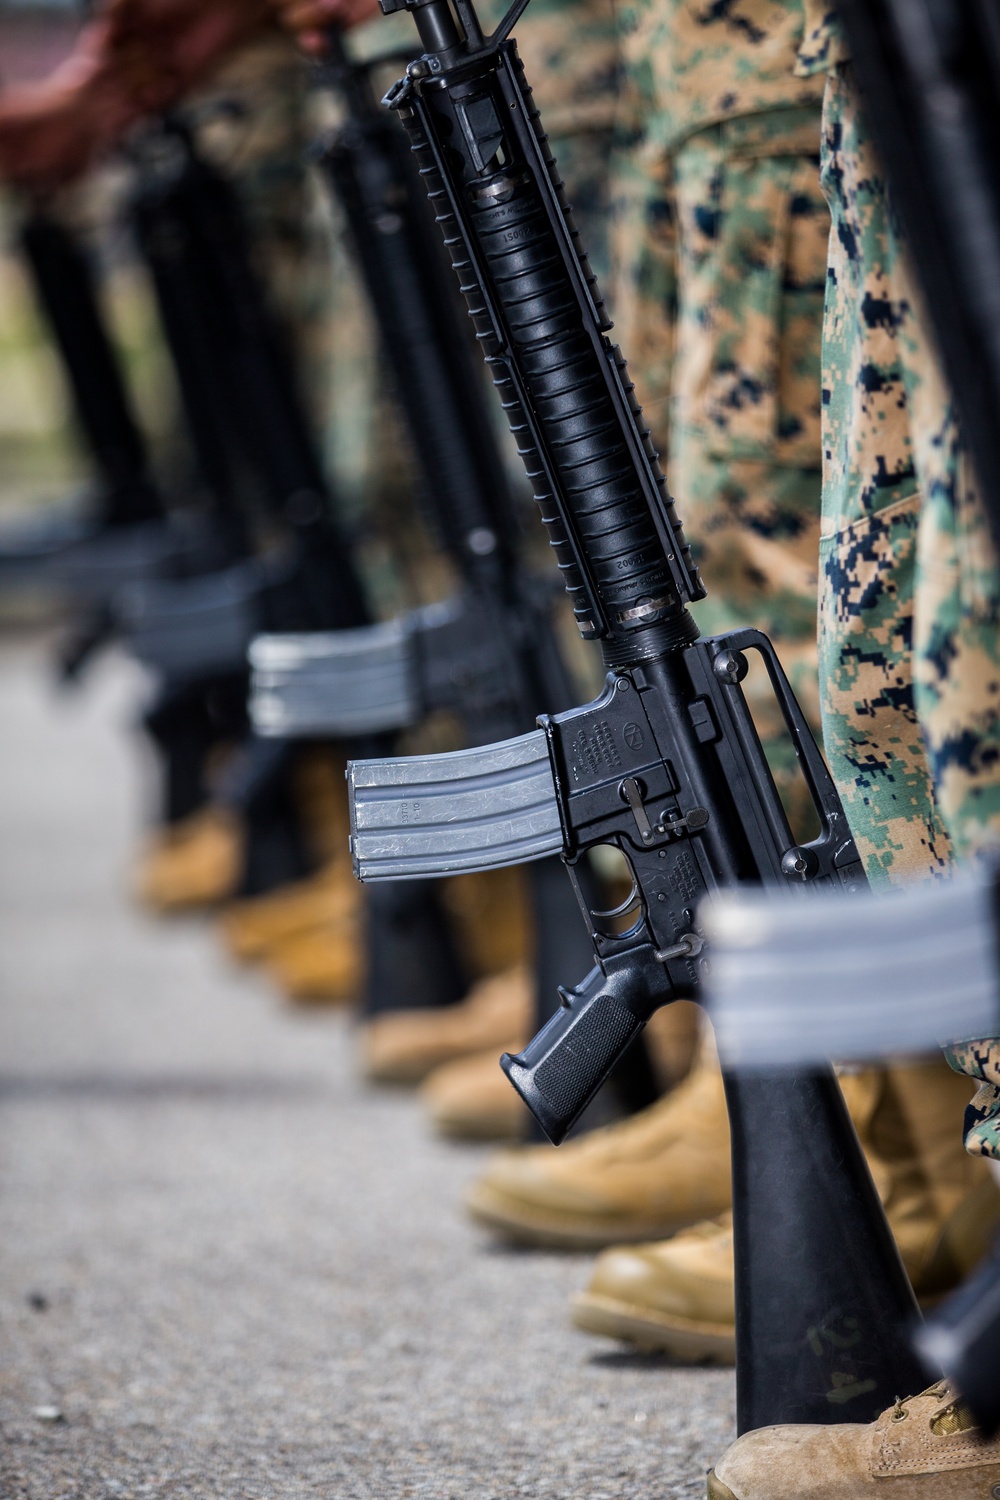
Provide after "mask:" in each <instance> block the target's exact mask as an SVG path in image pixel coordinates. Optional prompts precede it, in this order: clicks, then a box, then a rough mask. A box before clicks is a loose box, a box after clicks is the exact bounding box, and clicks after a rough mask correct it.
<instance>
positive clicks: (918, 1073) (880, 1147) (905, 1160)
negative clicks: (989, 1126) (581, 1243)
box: [573, 1058, 1000, 1364]
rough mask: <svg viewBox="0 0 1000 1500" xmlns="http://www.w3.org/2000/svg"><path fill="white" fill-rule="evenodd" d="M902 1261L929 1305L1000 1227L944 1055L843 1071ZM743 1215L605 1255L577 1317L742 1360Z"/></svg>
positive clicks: (960, 1082)
mask: <svg viewBox="0 0 1000 1500" xmlns="http://www.w3.org/2000/svg"><path fill="white" fill-rule="evenodd" d="M841 1083H842V1085H843V1088H844V1094H845V1097H846V1099H847V1103H848V1107H849V1109H850V1111H851V1115H852V1118H853V1120H854V1123H855V1126H856V1128H857V1130H858V1134H859V1136H860V1138H861V1143H862V1145H863V1146H864V1148H865V1153H866V1155H867V1157H868V1162H869V1165H870V1167H871V1169H872V1176H873V1177H874V1179H875V1183H876V1186H877V1187H878V1189H879V1193H880V1196H881V1198H882V1201H883V1203H884V1204H885V1208H886V1214H887V1216H888V1219H889V1224H890V1227H891V1229H892V1232H893V1234H894V1236H895V1239H896V1243H897V1244H898V1245H899V1248H900V1252H901V1254H902V1257H903V1263H904V1265H905V1266H906V1270H907V1272H908V1274H909V1277H910V1280H911V1282H912V1283H913V1288H914V1291H915V1292H916V1294H917V1296H918V1298H919V1299H920V1301H921V1303H922V1304H923V1305H924V1306H925V1307H926V1306H929V1305H932V1304H933V1303H934V1302H935V1301H937V1300H938V1299H939V1298H940V1297H941V1296H943V1295H944V1294H945V1293H946V1292H948V1291H950V1290H952V1289H953V1288H954V1287H955V1286H957V1285H958V1284H959V1282H960V1281H962V1280H963V1279H964V1278H965V1276H967V1275H968V1273H969V1272H970V1271H971V1270H972V1269H973V1268H974V1266H976V1265H977V1264H978V1262H979V1261H980V1260H981V1259H982V1257H983V1256H984V1255H985V1254H986V1252H987V1250H988V1249H989V1247H990V1245H991V1244H992V1242H993V1239H994V1237H995V1235H996V1233H997V1231H998V1229H1000V1188H998V1186H997V1184H996V1182H995V1180H994V1178H993V1176H992V1174H991V1172H990V1170H989V1167H988V1166H987V1164H986V1162H985V1161H983V1160H981V1159H978V1158H974V1157H970V1156H968V1155H967V1154H966V1152H965V1151H964V1149H963V1148H962V1140H961V1121H962V1111H963V1109H964V1106H965V1104H966V1102H967V1100H968V1095H969V1082H968V1080H967V1079H965V1078H963V1077H962V1076H961V1075H959V1074H957V1073H953V1072H952V1071H951V1069H950V1068H949V1067H948V1065H947V1063H945V1062H944V1060H943V1059H942V1058H934V1059H933V1060H931V1061H928V1062H925V1063H914V1064H909V1065H906V1066H899V1067H892V1068H889V1069H886V1070H881V1069H870V1070H866V1071H865V1072H863V1073H860V1074H849V1075H847V1076H846V1077H844V1078H842V1079H841ZM733 1278H734V1270H733V1234H732V1216H731V1215H730V1214H725V1215H723V1216H721V1217H719V1218H718V1219H716V1220H715V1221H714V1222H713V1223H706V1224H700V1225H697V1226H696V1227H695V1228H693V1229H691V1230H689V1231H687V1232H686V1233H682V1234H679V1235H677V1236H675V1237H674V1239H672V1240H667V1241H666V1242H665V1243H661V1244H651V1245H635V1246H626V1245H623V1246H621V1247H620V1248H616V1249H613V1250H609V1251H607V1252H606V1253H605V1254H604V1255H602V1256H601V1257H600V1259H599V1260H598V1262H597V1265H596V1267H595V1269H594V1273H593V1275H592V1277H591V1279H590V1282H589V1284H588V1286H587V1288H586V1290H585V1291H584V1292H581V1293H580V1294H579V1295H578V1296H577V1297H576V1299H575V1301H574V1304H573V1321H574V1322H575V1323H576V1324H577V1326H578V1327H580V1328H585V1329H587V1330H588V1331H589V1332H592V1333H602V1334H605V1335H607V1336H609V1337H612V1338H622V1339H625V1340H627V1341H629V1342H631V1343H636V1344H638V1345H640V1346H641V1347H643V1348H647V1349H665V1350H668V1351H670V1352H672V1353H674V1354H675V1355H677V1356H678V1357H679V1358H681V1359H687V1360H702V1361H707V1362H711V1363H715V1364H732V1362H733V1359H734V1358H735V1329H734V1321H735V1305H734V1289H733Z"/></svg>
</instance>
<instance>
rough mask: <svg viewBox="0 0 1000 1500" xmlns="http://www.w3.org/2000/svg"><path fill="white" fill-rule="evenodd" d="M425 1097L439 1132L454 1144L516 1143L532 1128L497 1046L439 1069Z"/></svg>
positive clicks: (429, 1081) (426, 1086)
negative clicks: (476, 1142) (502, 1064)
mask: <svg viewBox="0 0 1000 1500" xmlns="http://www.w3.org/2000/svg"><path fill="white" fill-rule="evenodd" d="M526 1040H527V1038H526V1037H521V1038H520V1039H519V1044H518V1045H519V1046H523V1045H524V1043H525V1041H526ZM421 1096H422V1098H423V1100H424V1103H425V1104H426V1105H427V1110H428V1113H429V1114H430V1117H431V1121H432V1123H433V1124H434V1125H435V1126H436V1128H437V1130H438V1131H439V1132H440V1134H441V1135H445V1136H449V1137H451V1138H452V1139H453V1140H462V1141H516V1140H520V1139H522V1138H523V1136H524V1135H525V1134H526V1132H527V1129H528V1122H529V1119H530V1115H529V1113H528V1109H527V1106H526V1105H525V1104H524V1102H523V1100H522V1099H521V1096H520V1095H519V1094H518V1093H517V1091H516V1090H515V1089H514V1088H512V1087H511V1084H510V1080H509V1079H508V1078H507V1076H506V1074H505V1073H503V1072H501V1069H500V1052H499V1051H498V1050H497V1049H496V1048H490V1049H489V1050H488V1051H486V1052H475V1053H473V1054H472V1055H471V1056H470V1057H460V1058H458V1059H457V1060H456V1061H455V1062H450V1063H443V1064H442V1065H441V1066H440V1067H437V1068H435V1069H434V1071H433V1073H431V1074H429V1076H428V1077H427V1078H426V1079H425V1080H424V1084H423V1088H422V1089H421Z"/></svg>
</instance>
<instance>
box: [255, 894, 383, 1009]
mask: <svg viewBox="0 0 1000 1500" xmlns="http://www.w3.org/2000/svg"><path fill="white" fill-rule="evenodd" d="M267 968H268V972H269V974H270V976H271V978H272V979H273V980H274V982H275V984H276V985H277V986H278V988H279V989H280V990H281V991H282V992H283V994H284V995H285V998H286V999H288V1000H293V1001H296V1002H298V1003H300V1004H311V1005H344V1004H350V1003H352V1002H354V1001H357V1000H359V999H360V998H361V993H362V989H363V986H364V978H365V962H364V946H363V942H362V933H361V921H360V909H359V908H354V909H352V910H345V912H344V913H343V914H342V915H340V916H339V917H337V918H336V919H334V920H332V921H327V922H326V923H325V924H324V925H323V926H322V927H310V928H308V929H306V930H305V931H304V932H298V933H293V934H292V935H291V936H289V937H288V938H286V939H285V940H284V942H282V943H278V944H275V945H274V947H272V948H271V949H270V951H269V953H268V955H267Z"/></svg>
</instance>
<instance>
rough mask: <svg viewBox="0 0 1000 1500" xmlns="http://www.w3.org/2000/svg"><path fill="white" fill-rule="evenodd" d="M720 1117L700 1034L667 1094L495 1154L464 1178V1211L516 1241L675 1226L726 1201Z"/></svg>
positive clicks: (555, 1242)
mask: <svg viewBox="0 0 1000 1500" xmlns="http://www.w3.org/2000/svg"><path fill="white" fill-rule="evenodd" d="M730 1200H731V1188H730V1175H729V1119H728V1116H727V1114H726V1102H725V1096H724V1094H723V1088H722V1075H721V1074H720V1072H719V1066H718V1063H717V1062H716V1060H715V1050H714V1047H713V1045H712V1042H711V1039H710V1038H708V1037H706V1039H705V1041H704V1043H703V1045H702V1050H701V1053H700V1055H699V1059H698V1062H697V1063H696V1065H695V1067H694V1069H693V1070H692V1072H691V1073H690V1074H689V1075H688V1077H687V1078H686V1079H685V1080H684V1082H683V1083H681V1084H679V1085H678V1086H677V1088H676V1089H674V1091H673V1092H672V1093H671V1094H668V1095H667V1096H666V1097H665V1098H663V1099H660V1100H658V1101H657V1103H656V1104H653V1105H651V1106H650V1108H648V1109H644V1110H642V1111H641V1113H639V1114H637V1115H633V1116H632V1118H631V1119H628V1120H624V1121H622V1122H621V1123H620V1124H618V1125H611V1126H606V1127H604V1128H603V1129H600V1130H594V1131H591V1132H590V1134H589V1135H584V1136H581V1137H579V1139H577V1140H573V1141H570V1142H569V1144H568V1145H565V1146H560V1147H559V1149H558V1150H555V1149H554V1148H553V1147H551V1146H528V1147H524V1148H522V1149H521V1150H519V1151H506V1152H504V1153H502V1154H501V1155H500V1156H498V1157H497V1158H496V1159H495V1160H494V1162H493V1163H492V1164H491V1166H490V1167H489V1168H488V1169H487V1171H486V1173H485V1174H484V1175H483V1176H482V1177H481V1178H480V1179H479V1181H478V1182H477V1183H476V1184H475V1185H474V1186H473V1188H472V1191H471V1193H470V1194H469V1197H468V1200H467V1202H468V1207H469V1210H470V1212H471V1214H472V1216H473V1218H475V1219H478V1220H479V1222H480V1223H483V1224H487V1225H489V1227H490V1228H491V1229H494V1230H497V1231H499V1232H500V1233H501V1234H502V1235H504V1236H505V1237H506V1238H508V1239H511V1240H515V1241H519V1242H521V1243H523V1244H531V1245H548V1246H555V1247H557V1248H559V1249H568V1250H596V1249H601V1248H603V1247H604V1246H605V1245H609V1244H614V1243H616V1242H618V1241H623V1240H648V1239H652V1238H654V1237H662V1236H664V1235H667V1234H673V1233H676V1231H677V1230H678V1229H682V1228H684V1227H686V1226H687V1225H689V1224H695V1223H697V1222H698V1221H699V1220H701V1219H705V1218H710V1217H712V1216H713V1215H714V1214H717V1213H720V1212H722V1211H723V1210H724V1209H726V1208H728V1207H729V1204H730Z"/></svg>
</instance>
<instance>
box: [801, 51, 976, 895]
mask: <svg viewBox="0 0 1000 1500" xmlns="http://www.w3.org/2000/svg"><path fill="white" fill-rule="evenodd" d="M822 182H823V188H824V191H825V193H826V196H827V200H828V202H829V204H830V209H831V215H832V232H831V237H830V255H829V267H828V272H827V295H826V308H825V316H824V329H823V403H824V405H823V465H824V478H823V530H822V537H821V541H820V609H819V664H820V683H821V685H822V692H823V736H824V744H825V747H826V754H827V759H828V761H829V763H830V768H831V771H832V773H833V776H834V780H835V781H836V783H837V786H838V789H839V791H840V795H841V797H842V798H843V801H844V808H845V811H846V814H847V818H848V822H849V823H850V827H851V831H852V833H853V834H854V837H855V839H856V840H857V843H858V848H859V851H860V853H861V857H862V859H863V860H864V863H865V866H866V869H867V871H868V875H869V879H870V880H871V881H872V882H873V884H876V885H886V884H891V883H893V882H894V881H902V880H907V879H914V878H918V879H919V878H923V877H927V876H933V875H937V874H942V873H944V872H945V871H946V870H947V868H948V865H949V862H950V858H951V846H950V840H949V838H948V835H947V833H946V831H945V827H944V824H943V823H942V820H941V817H940V814H939V813H938V811H937V808H936V806H935V803H934V797H933V793H932V788H931V782H930V777H929V774H928V765H927V758H926V754H925V749H924V741H923V736H922V733H921V729H920V725H919V722H918V719H917V712H916V705H915V700H914V685H913V622H914V592H915V581H916V557H917V532H918V523H919V518H920V505H921V497H920V494H919V490H918V482H917V474H916V467H915V455H914V450H913V443H912V439H911V430H910V413H909V406H908V396H907V389H906V380H905V369H904V359H903V351H902V347H901V337H902V336H903V334H904V333H905V329H906V325H907V324H908V323H909V321H910V320H911V319H912V309H911V308H910V307H909V306H908V305H907V304H906V303H905V302H903V301H901V300H900V299H899V297H898V295H897V294H896V288H895V284H894V265H895V258H896V257H895V253H894V246H893V242H892V236H891V232H890V227H889V222H888V216H887V211H886V203H885V192H884V187H883V185H882V182H881V179H880V176H879V169H878V164H877V162H876V160H875V158H874V155H873V152H872V149H871V145H870V142H869V141H868V139H867V137H866V134H865V132H864V128H863V125H862V123H861V121H860V120H859V118H858V114H857V111H856V109H855V108H854V105H853V98H852V94H851V90H850V83H849V79H848V78H847V77H846V75H845V73H844V71H843V70H842V69H841V70H838V71H837V72H836V73H835V74H833V75H831V77H830V78H829V80H828V82H827V94H826V101H825V104H824V118H823V143H822Z"/></svg>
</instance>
